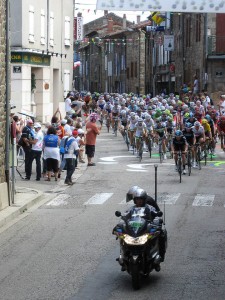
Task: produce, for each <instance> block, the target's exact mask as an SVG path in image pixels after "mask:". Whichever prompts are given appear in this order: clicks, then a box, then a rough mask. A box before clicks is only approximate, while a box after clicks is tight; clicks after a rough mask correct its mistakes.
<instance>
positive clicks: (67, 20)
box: [64, 17, 70, 46]
mask: <svg viewBox="0 0 225 300" xmlns="http://www.w3.org/2000/svg"><path fill="white" fill-rule="evenodd" d="M64 44H65V46H70V17H65V40H64Z"/></svg>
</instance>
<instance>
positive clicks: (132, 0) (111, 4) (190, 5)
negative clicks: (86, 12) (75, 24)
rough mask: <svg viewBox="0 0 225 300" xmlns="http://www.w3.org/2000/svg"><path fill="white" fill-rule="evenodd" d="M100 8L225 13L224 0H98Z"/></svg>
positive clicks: (98, 7) (97, 6)
mask: <svg viewBox="0 0 225 300" xmlns="http://www.w3.org/2000/svg"><path fill="white" fill-rule="evenodd" d="M96 8H97V9H99V10H111V11H112V10H114V11H116V10H117V11H121V10H126V11H129V10H130V11H163V12H164V11H169V12H196V13H224V12H225V2H224V0H207V1H206V0H171V1H168V0H157V1H156V0H142V1H141V0H126V1H124V0H123V1H122V0H110V1H109V0H97V5H96Z"/></svg>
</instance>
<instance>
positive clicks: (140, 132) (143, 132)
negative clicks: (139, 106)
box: [134, 118, 147, 157]
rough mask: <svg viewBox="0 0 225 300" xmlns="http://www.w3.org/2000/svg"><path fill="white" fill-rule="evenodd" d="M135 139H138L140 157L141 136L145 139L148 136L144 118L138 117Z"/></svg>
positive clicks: (137, 147)
mask: <svg viewBox="0 0 225 300" xmlns="http://www.w3.org/2000/svg"><path fill="white" fill-rule="evenodd" d="M134 128H135V141H136V149H137V157H139V148H140V138H141V137H143V139H145V138H146V136H147V129H146V125H145V123H144V121H143V119H142V118H138V121H137V123H136V124H135V127H134Z"/></svg>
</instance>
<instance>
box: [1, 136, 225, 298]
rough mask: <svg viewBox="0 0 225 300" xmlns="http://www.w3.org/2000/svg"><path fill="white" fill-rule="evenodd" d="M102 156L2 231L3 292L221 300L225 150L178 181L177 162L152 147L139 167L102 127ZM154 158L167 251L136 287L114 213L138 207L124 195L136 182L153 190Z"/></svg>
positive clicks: (21, 295)
mask: <svg viewBox="0 0 225 300" xmlns="http://www.w3.org/2000/svg"><path fill="white" fill-rule="evenodd" d="M218 151H219V150H218ZM95 161H96V163H97V165H96V167H89V168H87V170H86V171H85V172H84V174H83V175H82V176H81V177H80V178H79V179H78V181H77V182H76V184H75V185H74V186H72V187H70V188H68V189H67V190H65V191H63V192H62V193H61V194H59V196H58V197H57V199H55V200H53V201H51V202H49V203H46V204H44V205H42V206H41V207H39V208H38V209H36V210H35V211H31V213H30V214H28V216H27V217H26V218H24V219H22V220H20V221H18V222H17V223H16V224H15V225H13V226H12V227H10V228H8V229H7V230H5V231H4V232H2V233H1V234H0V261H1V262H0V270H1V271H0V299H2V300H14V299H15V300H25V299H27V300H28V299H29V300H33V299H35V300H36V299H37V300H58V299H59V300H61V299H71V300H72V299H73V300H106V299H109V300H122V299H129V300H134V299H140V300H148V299H160V300H162V299H165V300H169V299H171V300H172V299H173V300H175V299H179V300H180V299H188V300H189V299H195V300H201V299H202V300H203V299H204V300H208V299H209V300H211V299H214V300H216V299H224V298H225V285H224V282H225V259H224V257H225V239H224V236H225V218H224V214H225V207H224V205H225V197H224V191H225V189H224V183H223V182H224V179H225V165H224V154H223V153H219V154H218V156H217V157H216V158H214V161H217V163H215V162H212V163H210V164H208V165H207V166H206V167H205V166H203V168H202V170H201V171H199V170H193V172H192V174H191V176H190V177H189V176H187V175H185V176H183V178H182V179H183V180H182V183H179V178H178V175H177V174H176V173H175V171H174V165H173V161H172V160H166V161H164V162H163V164H159V159H158V157H157V156H155V157H154V158H152V159H151V160H150V159H149V157H148V154H147V153H145V154H144V158H143V161H142V163H141V165H140V163H139V162H138V159H137V158H136V157H135V156H133V155H132V154H131V153H129V152H128V151H127V149H126V145H125V143H124V142H123V141H122V138H121V136H118V137H114V136H113V135H112V134H111V133H109V134H108V133H106V132H105V130H104V131H103V133H102V134H101V136H99V139H98V144H97V147H96V158H95ZM219 161H220V162H219ZM155 163H158V169H157V170H158V172H157V173H158V202H159V204H160V207H161V209H162V210H163V209H164V208H163V206H164V205H163V204H162V200H165V203H166V204H165V218H166V227H167V230H168V238H169V241H168V250H167V253H166V259H165V262H164V263H163V264H162V267H161V271H160V272H159V273H157V272H155V271H154V272H152V273H151V275H150V277H149V278H148V279H145V280H144V281H143V285H142V288H141V289H140V290H139V291H133V289H132V286H131V278H130V276H129V275H128V274H127V273H125V272H121V271H120V267H119V265H118V263H117V262H116V261H115V258H116V257H118V253H119V243H118V241H116V240H115V237H114V236H113V235H112V234H111V232H112V228H113V227H114V225H115V224H116V223H117V221H118V219H117V218H116V217H115V215H114V212H115V211H116V210H121V211H124V210H125V209H126V208H127V207H129V206H130V205H131V204H129V203H128V204H126V203H125V202H124V199H125V194H126V192H127V190H128V189H129V187H130V186H132V185H140V186H141V187H143V188H144V189H146V190H147V191H148V193H149V194H150V195H153V196H154V181H155V173H154V171H155V169H154V164H155Z"/></svg>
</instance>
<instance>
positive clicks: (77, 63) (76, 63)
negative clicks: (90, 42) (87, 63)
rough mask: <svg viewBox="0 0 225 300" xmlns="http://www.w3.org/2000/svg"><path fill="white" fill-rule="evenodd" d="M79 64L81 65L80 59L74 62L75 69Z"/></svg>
mask: <svg viewBox="0 0 225 300" xmlns="http://www.w3.org/2000/svg"><path fill="white" fill-rule="evenodd" d="M79 66H80V61H75V62H74V64H73V69H76V68H77V67H79Z"/></svg>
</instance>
